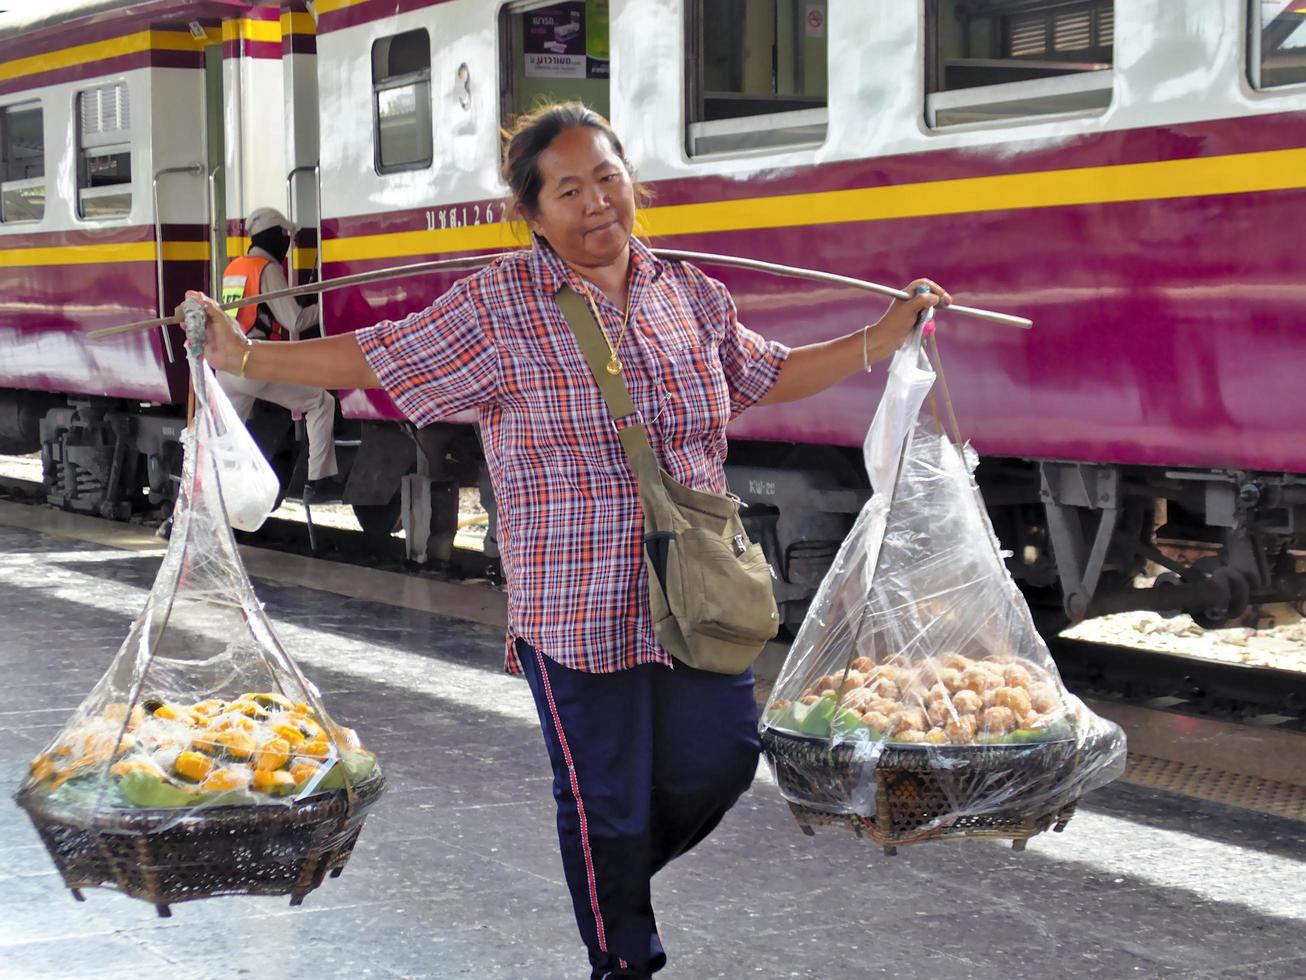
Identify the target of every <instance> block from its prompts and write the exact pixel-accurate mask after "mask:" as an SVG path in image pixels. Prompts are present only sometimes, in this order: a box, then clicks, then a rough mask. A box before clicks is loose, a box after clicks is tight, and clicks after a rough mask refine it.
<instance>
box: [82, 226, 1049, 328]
mask: <svg viewBox="0 0 1306 980" xmlns="http://www.w3.org/2000/svg"><path fill="white" fill-rule="evenodd" d="M511 254H512V253H511V252H490V253H487V254H485V255H465V256H460V257H459V258H455V259H436V260H434V261H431V262H416V263H413V264H412V265H400V266H391V267H389V268H386V269H374V270H372V271H371V272H356V273H354V274H352V275H348V276H338V277H336V278H335V279H328V280H326V281H325V282H315V283H306V284H304V285H302V286H291V287H289V288H288V289H277V290H274V291H272V292H270V293H261V294H259V295H258V296H249V297H246V298H244V299H239V300H234V301H232V302H230V303H223V304H222V308H223V309H224V310H234V309H238V308H239V307H242V306H249V305H250V304H252V303H266V302H268V301H269V300H273V299H280V298H281V297H283V296H299V295H300V294H302V293H325V292H330V291H331V290H334V289H344V288H346V287H348V286H361V285H363V284H364V283H369V282H385V281H387V280H391V279H402V278H404V277H405V276H424V275H431V274H433V273H437V272H455V271H460V270H463V269H476V268H479V267H481V266H484V265H489V264H490V263H491V262H493V261H494V260H495V259H499V258H503V257H504V256H506V255H511ZM653 254H654V255H656V256H658V257H659V258H663V259H688V260H692V261H694V262H701V263H703V264H704V265H724V266H730V267H732V268H737V269H752V270H754V271H757V272H766V273H769V274H772V275H777V276H787V277H790V278H796V279H811V280H815V281H817V282H829V283H836V284H838V285H841V286H849V287H852V288H854V289H860V290H863V291H865V292H871V293H876V294H877V295H880V296H888V297H891V298H893V299H910V298H911V297H910V294H908V293H906V292H904V291H903V290H901V289H894V288H893V287H892V286H881V285H880V284H879V283H874V282H868V281H867V280H865V279H855V278H853V277H852V276H840V275H836V274H834V273H832V272H818V271H817V270H815V269H803V268H799V267H798V266H791V265H778V264H776V263H774V262H761V261H758V260H757V259H745V258H741V257H739V256H735V255H715V254H712V253H710V252H682V251H679V250H676V249H663V248H655V249H653ZM948 312H949V313H959V314H961V315H963V316H969V317H974V318H976V319H980V320H988V321H990V322H993V323H1001V324H1005V325H1007V326H1012V327H1020V328H1021V329H1023V330H1028V329H1030V328H1031V327H1032V326H1033V325H1034V324H1033V321H1031V320H1028V319H1026V318H1025V317H1019V316H1012V315H1010V314H1008V313H994V312H993V311H991V310H981V309H976V308H975V307H972V306H958V305H956V304H953V305H951V306H949V307H948ZM180 322H181V316H180V315H175V314H174V315H173V316H168V317H159V318H158V319H155V320H142V321H140V322H138V323H128V324H124V325H123V326H120V327H104V328H102V329H100V330H92V331H91V332H90V333H88V334H87V335H86V336H87V337H88V338H89V339H91V340H100V339H102V338H105V337H113V336H117V335H118V334H124V333H133V332H135V331H137V330H150V329H152V328H154V327H162V326H168V325H169V324H173V323H180Z"/></svg>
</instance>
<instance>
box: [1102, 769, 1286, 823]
mask: <svg viewBox="0 0 1306 980" xmlns="http://www.w3.org/2000/svg"><path fill="white" fill-rule="evenodd" d="M1124 779H1125V781H1126V782H1129V783H1134V784H1135V785H1138V786H1146V787H1148V788H1149V789H1160V790H1165V791H1166V792H1169V793H1178V794H1180V795H1183V796H1192V797H1196V798H1197V799H1201V800H1210V801H1212V802H1214V803H1227V804H1229V805H1230V806H1240V807H1244V808H1245V809H1248V810H1256V811H1258V812H1260V813H1270V814H1273V815H1275V816H1278V817H1287V818H1288V819H1289V820H1301V821H1304V822H1306V787H1304V786H1295V785H1293V784H1291V783H1280V782H1275V781H1273V780H1269V779H1262V778H1260V777H1259V776H1249V775H1243V774H1240V773H1236V772H1226V771H1225V770H1223V769H1208V768H1206V767H1204V766H1195V765H1192V764H1190V763H1185V762H1173V761H1171V760H1169V759H1157V758H1155V757H1153V756H1150V755H1140V754H1137V753H1134V752H1130V753H1129V766H1128V768H1127V769H1126V771H1125V776H1124Z"/></svg>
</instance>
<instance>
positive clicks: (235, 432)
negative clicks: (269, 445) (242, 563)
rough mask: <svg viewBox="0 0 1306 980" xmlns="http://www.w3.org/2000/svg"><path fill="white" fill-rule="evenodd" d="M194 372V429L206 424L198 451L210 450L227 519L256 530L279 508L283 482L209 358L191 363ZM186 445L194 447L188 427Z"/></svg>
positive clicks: (236, 525)
mask: <svg viewBox="0 0 1306 980" xmlns="http://www.w3.org/2000/svg"><path fill="white" fill-rule="evenodd" d="M191 376H192V378H193V379H195V381H196V383H195V392H196V406H195V422H194V423H193V424H192V426H191V429H196V428H198V427H199V426H204V427H206V428H205V434H204V438H203V441H202V443H201V444H200V445H201V446H202V448H201V449H200V451H206V452H208V453H210V454H212V460H211V462H212V464H213V468H214V469H215V470H217V472H218V479H219V481H220V483H221V486H222V501H223V504H225V506H226V509H227V522H228V523H229V524H230V525H231V526H232V527H234V528H236V529H237V530H239V531H257V530H258V529H259V528H260V527H262V526H263V522H264V521H266V520H267V519H268V515H269V514H271V513H272V512H273V511H274V510H276V508H277V495H278V494H279V493H280V492H281V483H280V481H279V480H278V479H277V475H276V473H274V472H273V471H272V467H271V466H269V465H268V461H267V459H266V458H265V457H264V455H263V451H262V450H261V449H259V447H258V444H257V443H256V442H255V441H254V437H253V436H251V435H250V434H249V430H248V429H247V428H245V423H244V422H242V421H241V420H240V416H239V415H237V414H236V409H235V408H234V407H232V404H231V400H230V399H229V398H227V394H226V392H224V391H223V390H222V385H220V384H218V379H217V376H216V375H215V374H214V373H213V369H212V368H211V367H209V366H208V364H205V363H198V364H193V367H192V375H191ZM201 392H202V394H201ZM185 447H186V452H187V453H192V452H195V451H196V441H195V438H194V436H193V435H192V434H191V432H189V431H188V432H187V434H186V438H185Z"/></svg>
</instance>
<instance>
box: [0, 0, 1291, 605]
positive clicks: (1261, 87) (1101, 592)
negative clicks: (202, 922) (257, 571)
mask: <svg viewBox="0 0 1306 980" xmlns="http://www.w3.org/2000/svg"><path fill="white" fill-rule="evenodd" d="M5 16H6V17H7V20H0V152H2V153H3V159H2V161H0V162H2V163H3V167H4V170H3V173H0V177H2V178H3V179H2V180H0V276H2V277H3V280H2V281H3V288H0V389H2V390H0V439H2V440H3V442H4V444H5V447H6V448H8V449H10V450H11V451H32V450H34V449H35V448H38V447H40V448H42V450H43V452H44V454H45V458H46V461H47V474H46V481H47V488H48V492H49V495H50V499H51V500H52V501H53V502H55V503H57V504H59V505H61V506H66V507H73V508H79V509H85V510H94V511H96V512H102V513H107V514H116V515H119V516H121V515H122V514H124V513H125V512H126V511H128V510H130V508H131V507H133V506H143V505H145V504H146V502H147V501H148V500H150V499H152V500H154V501H155V502H156V503H158V502H166V500H167V498H168V495H169V493H170V492H171V482H170V479H169V474H170V473H172V472H174V471H175V453H176V449H175V432H176V428H177V426H178V425H179V424H180V419H181V411H180V410H181V406H182V405H183V404H184V398H185V392H184V390H183V389H182V387H181V385H183V384H184V372H183V371H181V370H180V365H179V364H178V359H179V358H178V351H179V338H178V336H177V335H176V334H175V332H174V333H172V334H171V335H169V334H168V333H166V332H155V333H152V334H140V335H135V336H132V337H128V338H119V339H115V340H113V341H105V342H100V343H90V342H88V341H87V340H86V339H85V334H86V332H87V331H89V330H91V329H94V328H96V327H100V326H105V325H110V324H112V323H117V322H122V321H126V320H130V319H137V318H141V317H145V316H149V315H151V314H153V313H154V312H155V311H156V310H165V309H170V308H171V306H172V305H174V304H175V303H176V302H177V301H178V300H179V299H180V295H181V291H182V289H183V288H184V287H186V286H196V285H200V286H207V285H208V283H210V282H212V281H213V276H214V274H215V272H217V271H219V270H220V269H221V267H222V266H223V264H224V263H225V260H226V256H227V255H232V254H237V253H238V252H239V251H242V250H243V247H244V245H245V242H244V241H243V240H242V237H241V236H242V231H243V226H242V224H241V222H242V218H243V216H244V215H247V214H249V213H250V212H251V211H253V210H254V208H256V207H259V206H263V205H268V204H272V205H276V206H280V207H282V208H283V209H286V210H288V211H289V213H290V214H291V215H292V217H293V218H294V219H295V220H296V221H297V222H299V223H300V224H302V225H303V226H304V230H303V231H302V232H301V234H300V236H299V238H298V239H297V242H296V248H295V249H294V250H293V252H292V262H293V264H294V266H295V268H296V270H297V271H298V272H299V274H300V277H301V278H303V279H307V278H311V277H313V276H321V277H324V278H329V277H334V276H337V275H342V274H347V273H353V272H361V271H365V270H370V269H378V268H384V267H387V266H391V265H398V264H404V263H410V262H417V261H422V260H425V259H435V258H443V257H452V256H460V255H475V254H480V253H489V252H494V251H498V250H501V249H504V248H510V247H518V246H520V245H521V244H523V243H524V238H523V237H522V233H521V231H520V229H519V228H518V227H517V226H514V225H512V224H510V223H508V222H507V221H506V220H505V217H506V216H505V214H504V211H503V205H502V194H503V188H502V186H501V184H500V183H499V180H498V177H497V160H498V152H499V131H500V126H501V125H502V124H503V123H504V122H505V121H506V120H508V119H510V118H511V117H512V115H514V114H515V113H517V112H520V111H522V110H523V109H526V108H529V107H530V106H531V105H532V104H534V103H535V102H536V101H537V100H540V99H544V98H560V97H561V98H580V99H583V100H585V101H586V102H587V103H589V104H590V105H592V106H594V107H595V108H596V109H598V110H600V111H602V112H604V113H605V114H607V115H609V117H610V118H611V119H612V121H613V123H614V125H615V127H616V128H617V130H618V132H620V133H621V134H622V136H623V139H624V141H625V143H626V148H627V150H628V152H629V154H630V156H631V159H632V160H634V161H635V163H636V165H637V166H638V168H639V170H640V176H641V178H642V179H643V180H644V181H645V182H646V183H648V184H649V185H650V187H651V188H652V190H653V193H654V202H653V204H652V206H651V207H649V208H648V209H647V210H645V211H644V212H643V214H642V217H641V221H642V228H643V231H644V232H645V233H646V234H647V235H648V236H649V237H650V240H651V242H652V244H654V245H655V246H662V247H670V248H680V249H689V250H695V251H703V252H716V253H728V254H733V255H741V256H748V257H752V258H757V259H761V260H765V261H770V262H781V263H787V264H791V265H798V266H806V267H810V268H819V269H824V270H827V271H832V272H838V273H843V274H845V275H853V276H859V277H864V278H870V279H875V280H879V281H894V282H896V281H905V280H906V279H907V278H910V277H911V276H914V275H919V274H929V275H931V276H933V277H935V278H937V279H938V280H940V281H941V282H943V283H945V284H946V285H948V287H949V288H950V289H951V290H953V292H954V293H955V294H956V295H958V296H959V297H962V298H964V299H963V301H964V302H967V303H969V304H971V305H975V306H982V307H989V308H993V309H1000V310H1007V311H1010V312H1015V313H1020V314H1022V315H1026V316H1029V317H1031V318H1032V319H1033V320H1034V321H1035V324H1036V326H1035V329H1034V330H1033V331H1032V332H1029V333H1024V332H1019V331H1015V330H1012V329H1010V328H1006V327H999V326H993V325H988V324H983V323H977V322H968V321H965V320H960V319H956V318H947V317H944V318H943V326H942V327H941V328H940V336H941V348H942V354H943V357H944V361H945V367H946V371H947V377H948V380H949V384H950V392H951V397H952V401H953V404H954V407H955V411H956V415H957V417H958V419H959V420H960V423H961V427H962V430H963V432H964V434H965V436H966V437H967V438H969V439H970V440H971V441H972V443H973V444H974V446H975V447H976V449H977V450H978V451H979V453H980V454H981V457H982V460H983V462H982V464H981V467H980V470H979V479H980V483H981V488H982V490H983V491H984V495H985V500H986V502H987V504H988V506H989V508H990V511H991V513H992V515H993V517H994V522H995V526H996V527H997V528H998V530H999V533H1000V536H1001V537H1002V538H1003V541H1004V544H1005V545H1006V546H1007V548H1008V549H1009V550H1010V551H1011V553H1012V556H1011V558H1010V559H1009V562H1010V565H1011V568H1012V571H1013V573H1014V574H1015V576H1016V577H1017V579H1018V580H1019V581H1021V582H1022V584H1023V585H1024V586H1025V587H1026V589H1027V591H1028V593H1029V594H1030V596H1031V597H1032V598H1034V599H1035V600H1036V601H1037V602H1038V603H1040V604H1049V605H1050V606H1051V607H1052V609H1053V610H1054V611H1055V612H1056V614H1057V615H1058V616H1064V617H1066V618H1070V619H1078V618H1082V617H1083V616H1085V615H1092V614H1095V613H1098V612H1103V611H1111V610H1118V609H1126V608H1158V609H1183V610H1186V611H1190V612H1192V613H1194V614H1195V615H1197V616H1198V617H1199V619H1201V621H1203V622H1207V623H1218V622H1223V621H1226V620H1228V619H1231V618H1233V617H1236V616H1238V615H1239V614H1241V612H1242V611H1243V610H1244V609H1245V608H1246V606H1247V604H1248V602H1250V601H1254V600H1259V599H1268V598H1284V597H1295V596H1299V595H1300V594H1301V593H1302V591H1303V583H1302V580H1301V577H1300V575H1299V573H1298V571H1297V566H1296V560H1295V557H1294V551H1295V550H1296V549H1298V548H1300V547H1301V545H1302V539H1303V537H1304V536H1306V531H1303V521H1304V520H1306V443H1303V441H1302V440H1300V439H1299V438H1296V435H1297V433H1298V432H1300V431H1302V430H1303V428H1304V425H1303V423H1306V417H1304V416H1306V408H1303V405H1302V402H1301V400H1300V399H1295V398H1293V391H1294V385H1293V382H1294V379H1295V376H1296V375H1297V374H1299V373H1300V370H1301V366H1302V365H1303V364H1304V363H1306V333H1303V331H1302V330H1301V329H1300V328H1299V324H1300V323H1301V321H1302V319H1303V310H1304V307H1303V304H1302V302H1301V298H1302V292H1301V286H1300V285H1299V283H1298V281H1297V280H1298V279H1299V278H1300V276H1301V262H1300V260H1299V258H1298V249H1297V248H1296V247H1295V246H1296V243H1295V241H1294V234H1293V227H1294V224H1295V221H1296V220H1299V216H1306V177H1303V176H1302V175H1303V174H1306V167H1304V166H1303V164H1306V149H1303V147H1304V146H1306V23H1303V22H1304V21H1306V6H1304V5H1303V4H1301V3H1300V2H1284V0H1184V2H1182V3H1172V2H1169V0H1128V2H1124V0H1117V2H1112V0H917V2H902V3H892V4H890V3H874V4H869V3H862V2H856V0H801V2H800V0H611V2H598V0H589V2H583V0H553V2H486V0H318V2H317V3H315V4H308V3H299V2H295V3H282V4H280V5H277V4H260V3H241V2H234V0H233V2H225V0H199V2H192V3H179V2H166V0H150V2H106V0H100V2H89V3H87V2H83V3H70V2H64V3H59V4H54V5H49V6H46V7H43V8H42V12H41V13H40V14H35V15H5ZM707 271H708V272H709V273H711V274H713V275H715V276H717V277H719V278H720V279H722V280H723V281H724V282H725V283H726V284H727V285H728V286H729V287H730V289H731V291H732V293H733V295H734V296H735V298H736V300H737V301H738V304H739V307H740V315H741V319H742V320H743V321H744V322H746V323H748V324H749V325H750V326H752V327H753V328H755V329H757V330H759V331H760V332H762V333H763V334H764V335H767V336H769V337H775V338H777V339H780V340H784V341H786V342H789V343H805V342H810V341H813V340H816V339H822V338H824V337H827V336H829V335H831V334H832V333H834V332H836V331H846V330H848V329H851V328H852V327H854V326H856V325H858V324H860V323H862V322H865V321H866V320H868V319H873V318H874V317H875V316H876V315H878V309H876V308H874V307H868V304H867V300H866V298H865V295H864V294H860V293H856V292H854V291H852V290H846V289H842V288H838V287H832V286H830V285H828V284H818V283H813V282H801V281H794V280H779V279H775V278H773V277H768V276H765V275H762V274H759V273H755V272H749V271H743V270H739V269H732V268H713V267H710V266H708V267H707ZM451 281H452V278H451V277H447V276H446V277H440V276H431V277H423V278H412V279H408V280H401V281H392V282H387V283H382V284H377V285H374V286H364V287H360V288H357V289H351V290H341V291H338V292H329V293H326V294H323V323H324V328H325V329H326V331H327V332H329V333H336V332H341V331H345V330H349V329H352V328H354V327H357V326H360V325H363V324H367V323H371V322H374V321H376V320H377V319H380V318H385V317H398V316H401V315H403V314H406V313H408V312H412V311H413V310H415V309H418V308H420V307H422V306H424V305H425V303H426V300H427V298H430V297H433V296H434V295H436V294H437V293H438V292H439V291H441V290H443V289H444V288H446V287H447V286H448V285H449V283H450V282H451ZM878 392H879V380H878V378H877V377H875V376H874V375H872V376H871V377H868V378H859V379H857V380H855V381H850V382H847V383H845V384H842V385H840V386H838V387H837V388H835V389H833V390H831V391H829V392H826V393H824V394H823V395H821V396H818V397H816V398H814V399H811V400H809V401H807V402H803V403H799V404H796V405H785V406H774V407H767V408H761V409H756V410H754V411H752V412H750V413H748V414H747V415H746V416H744V417H742V418H741V419H740V420H738V422H736V423H735V424H734V425H733V426H732V428H731V436H732V440H731V456H730V461H729V467H728V469H729V476H730V479H731V486H732V488H733V489H734V490H735V492H736V493H738V494H739V495H740V496H741V497H742V498H743V499H744V500H745V501H746V502H747V503H748V504H749V505H750V507H749V512H750V515H751V516H750V524H751V528H752V530H753V531H754V533H755V534H756V535H757V536H758V537H760V539H761V540H762V542H763V544H764V547H765V548H766V549H767V551H768V554H769V556H770V558H771V560H772V564H773V566H774V568H775V570H776V573H777V594H778V598H779V599H780V600H781V605H782V609H783V610H784V615H785V618H786V620H787V621H788V622H790V623H796V622H797V621H799V620H800V619H801V617H802V614H803V611H804V609H805V607H806V602H807V600H808V598H809V597H810V595H811V594H812V592H813V590H814V588H815V586H816V584H817V583H818V582H819V581H820V578H821V576H822V574H823V573H824V570H825V568H826V567H827V566H828V563H829V561H830V559H831V558H832V556H833V554H834V552H835V550H836V549H837V547H838V544H839V542H840V540H841V539H842V537H843V535H844V533H846V531H847V529H848V528H849V527H850V526H851V521H852V517H853V516H854V515H855V513H856V512H857V510H858V509H859V507H860V504H861V502H862V501H863V500H864V499H865V495H866V492H867V491H866V487H865V475H864V473H862V472H861V468H860V462H859V456H858V451H857V447H858V446H859V445H860V443H861V441H862V438H863V437H864V434H865V429H866V425H867V423H868V421H869V418H870V415H871V413H872V411H873V408H874V404H875V400H876V398H877V396H878ZM342 396H343V397H342V399H341V408H342V413H343V416H344V419H343V420H342V429H341V431H342V435H347V436H349V440H348V441H349V442H351V443H357V444H358V448H357V453H356V454H355V455H354V456H353V457H352V458H353V463H354V465H353V467H352V469H351V470H350V472H349V479H348V485H347V490H346V500H347V501H349V502H351V503H353V504H354V505H355V507H356V510H357V512H358V513H359V515H360V520H363V521H364V522H365V523H366V524H367V525H370V526H373V527H379V528H381V529H383V530H385V529H388V527H389V523H390V522H391V521H393V519H394V515H395V513H396V511H397V506H398V499H399V488H400V486H401V484H406V486H407V491H408V494H409V497H410V499H413V498H414V495H416V498H420V499H423V500H425V501H426V503H427V507H426V509H428V510H430V512H431V513H432V517H431V520H430V523H429V525H428V524H427V523H426V522H423V526H422V527H410V528H409V529H408V530H409V532H410V534H409V540H410V547H415V548H418V549H420V550H421V552H422V554H423V555H431V556H435V557H441V556H444V555H447V553H448V548H449V546H450V543H451V539H452V527H453V524H454V521H453V515H452V512H451V508H452V507H453V506H454V504H453V501H454V495H452V494H450V493H448V492H447V491H448V489H449V488H450V487H451V486H454V485H457V484H464V485H468V484H471V485H474V484H476V483H477V482H478V480H479V479H480V477H481V473H480V465H479V463H480V461H479V456H478V449H477V444H476V438H475V431H474V428H473V426H472V424H471V420H470V419H468V418H455V419H451V420H449V421H448V422H447V423H442V424H440V425H437V426H431V427H428V428H426V429H423V430H420V431H413V430H412V429H411V427H410V426H408V425H407V424H406V423H404V422H403V421H402V420H401V419H400V418H399V414H398V412H397V411H396V410H395V408H394V406H393V404H391V403H390V402H389V400H388V399H387V398H386V397H385V396H384V395H383V394H381V393H379V392H349V393H342ZM265 435H267V434H266V433H265ZM267 440H268V449H269V452H270V453H271V454H273V455H274V456H276V455H277V454H278V448H277V445H276V440H275V438H274V437H273V436H270V435H269V436H267ZM147 488H148V489H147ZM422 509H423V508H421V507H417V508H412V509H411V510H412V511H413V512H417V511H421V510H422ZM1148 561H1152V562H1156V563H1159V564H1160V565H1162V566H1164V567H1165V568H1167V569H1168V571H1167V572H1166V573H1165V574H1164V575H1163V576H1162V577H1161V578H1160V579H1158V580H1157V584H1155V585H1153V586H1151V587H1149V588H1139V587H1137V586H1136V583H1135V578H1136V576H1137V574H1138V573H1139V572H1140V571H1142V569H1143V568H1144V565H1145V563H1146V562H1148Z"/></svg>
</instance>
